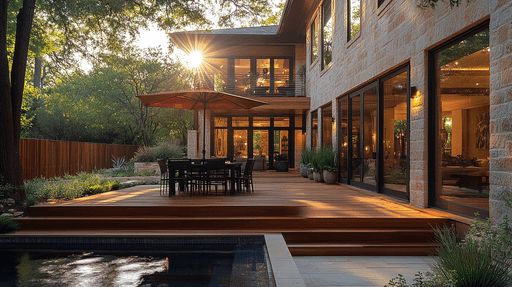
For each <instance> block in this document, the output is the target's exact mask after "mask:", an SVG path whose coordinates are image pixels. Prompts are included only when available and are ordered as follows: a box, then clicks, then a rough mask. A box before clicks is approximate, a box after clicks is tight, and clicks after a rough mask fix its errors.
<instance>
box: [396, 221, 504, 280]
mask: <svg viewBox="0 0 512 287" xmlns="http://www.w3.org/2000/svg"><path fill="white" fill-rule="evenodd" d="M435 232H436V241H437V243H438V245H439V247H438V248H437V253H438V256H437V257H434V259H435V260H436V262H435V263H434V264H433V265H432V266H431V267H432V272H427V273H425V274H423V273H421V272H418V274H417V275H416V278H415V279H414V283H413V284H412V285H408V284H407V282H406V280H405V278H404V277H403V276H402V275H401V274H399V275H398V277H395V278H393V279H391V281H390V282H389V283H388V284H389V286H397V287H409V286H414V287H420V286H421V287H429V286H435V287H439V286H451V287H487V286H495V287H506V286H512V227H511V226H510V220H509V219H508V217H506V216H505V217H504V218H503V221H502V222H501V223H499V224H493V222H492V221H491V220H490V219H488V220H487V221H484V220H481V219H478V218H476V219H474V220H473V223H472V225H471V230H470V231H469V232H468V233H466V234H465V236H464V238H458V237H457V233H456V231H455V228H454V227H452V228H448V227H443V228H440V229H435Z"/></svg>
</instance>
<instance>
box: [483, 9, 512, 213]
mask: <svg viewBox="0 0 512 287" xmlns="http://www.w3.org/2000/svg"><path fill="white" fill-rule="evenodd" d="M491 13H492V14H491V20H490V27H491V31H492V33H491V35H490V36H491V39H490V41H491V113H490V120H491V142H490V148H491V151H490V155H491V162H490V164H491V165H490V179H489V181H490V184H491V193H490V198H489V206H490V214H491V218H494V219H500V218H502V216H503V215H505V214H507V215H508V216H509V217H510V218H512V210H511V209H510V208H508V207H506V206H505V205H504V203H503V200H502V196H503V195H504V194H509V195H512V1H506V0H501V1H491Z"/></svg>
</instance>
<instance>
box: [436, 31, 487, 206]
mask: <svg viewBox="0 0 512 287" xmlns="http://www.w3.org/2000/svg"><path fill="white" fill-rule="evenodd" d="M489 54H490V48H489V30H484V31H482V32H479V33H477V34H476V35H474V36H472V37H470V38H468V39H465V40H462V41H460V42H458V43H456V44H454V45H452V46H450V47H448V48H446V49H444V50H442V51H439V52H438V53H436V54H435V63H436V65H435V66H436V74H435V77H436V88H437V89H436V97H435V99H436V105H435V111H436V118H435V125H436V126H437V131H438V132H437V133H436V134H437V145H436V157H435V158H436V176H437V177H436V186H435V196H436V205H437V206H440V207H444V208H451V207H448V204H447V202H450V203H451V204H453V203H457V204H464V205H470V206H473V207H475V208H477V209H482V210H488V209H489V199H488V194H489V66H490V62H489Z"/></svg>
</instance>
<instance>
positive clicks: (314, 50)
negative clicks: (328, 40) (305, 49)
mask: <svg viewBox="0 0 512 287" xmlns="http://www.w3.org/2000/svg"><path fill="white" fill-rule="evenodd" d="M318 42H320V21H319V20H318V16H317V17H315V20H314V21H313V23H312V24H311V63H313V62H314V61H315V60H316V59H317V58H318Z"/></svg>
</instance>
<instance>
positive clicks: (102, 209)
mask: <svg viewBox="0 0 512 287" xmlns="http://www.w3.org/2000/svg"><path fill="white" fill-rule="evenodd" d="M305 208H306V205H304V204H293V203H290V204H266V205H255V204H250V205H244V204H239V205H231V206H226V205H221V204H219V205H214V204H208V205H186V204H184V205H172V206H144V205H138V206H129V205H121V206H116V205H110V206H101V205H56V206H52V205H37V206H31V207H30V211H29V214H30V216H31V217H132V216H133V217H146V218H149V217H197V216H198V215H201V214H204V215H208V217H276V216H277V217H287V216H291V217H298V216H300V215H301V214H302V212H303V210H304V209H305Z"/></svg>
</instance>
